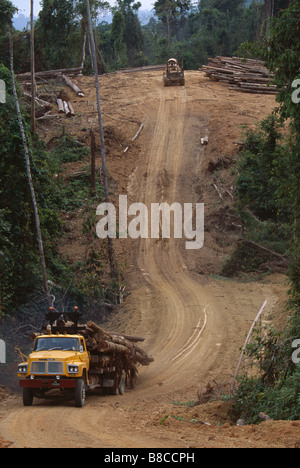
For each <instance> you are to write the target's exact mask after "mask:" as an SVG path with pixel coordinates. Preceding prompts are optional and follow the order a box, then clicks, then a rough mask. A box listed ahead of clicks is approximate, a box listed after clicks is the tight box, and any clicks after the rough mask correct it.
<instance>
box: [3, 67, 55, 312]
mask: <svg viewBox="0 0 300 468" xmlns="http://www.w3.org/2000/svg"><path fill="white" fill-rule="evenodd" d="M0 79H3V80H4V81H5V82H6V85H7V101H6V104H5V105H1V106H0V138H1V158H0V187H1V189H0V194H1V198H0V213H1V217H0V222H1V227H0V232H1V237H2V242H3V243H2V242H1V267H2V268H1V298H0V299H1V300H0V306H1V309H2V311H3V312H6V311H8V310H10V308H11V307H12V306H14V305H18V304H20V303H23V302H24V301H25V300H26V298H28V297H30V294H31V293H32V292H33V290H35V288H36V287H37V285H38V284H39V283H40V272H39V266H38V265H39V260H38V258H39V253H38V245H37V239H36V230H35V220H34V215H33V208H32V200H31V195H30V191H29V185H28V178H27V174H26V166H25V158H24V150H23V144H22V140H21V135H20V130H19V125H18V120H17V116H16V112H15V104H14V99H13V96H12V89H11V81H10V73H9V71H8V70H7V69H6V68H5V67H3V66H0ZM23 115H24V119H23V120H24V127H25V132H26V134H27V138H28V140H30V137H29V135H30V131H29V125H28V120H29V119H28V118H27V117H26V114H25V113H24V112H23ZM29 146H30V147H31V148H32V151H31V155H30V158H31V166H32V176H33V181H34V184H35V189H36V195H37V200H38V204H39V207H40V218H41V225H42V229H43V233H44V237H45V250H46V255H47V256H48V257H49V256H51V255H52V251H53V250H54V249H55V238H56V236H57V234H58V232H59V230H60V223H59V220H58V215H57V212H56V209H55V200H56V195H55V193H56V192H55V188H54V184H53V182H52V176H51V174H50V173H49V170H48V165H47V158H48V155H47V153H46V152H45V151H44V149H43V147H42V145H41V144H39V142H38V141H36V142H32V144H30V145H29ZM8 229H9V231H8ZM8 234H9V235H8Z"/></svg>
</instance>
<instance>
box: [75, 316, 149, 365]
mask: <svg viewBox="0 0 300 468" xmlns="http://www.w3.org/2000/svg"><path fill="white" fill-rule="evenodd" d="M84 334H85V335H87V337H86V345H87V348H88V350H89V351H90V352H91V354H93V351H96V353H97V354H96V355H94V356H97V357H94V359H92V361H93V360H94V361H95V362H96V361H97V360H98V361H99V363H100V361H101V363H102V361H103V360H104V361H109V359H110V355H111V354H112V353H117V354H120V355H122V356H124V357H125V358H126V359H127V360H128V361H131V363H134V364H137V363H139V364H141V365H142V366H148V365H149V364H150V363H151V362H153V361H154V358H153V357H152V356H149V355H148V354H147V353H146V352H145V351H144V350H143V349H142V348H141V347H140V346H138V345H137V344H136V343H137V342H139V341H145V339H144V338H141V337H139V336H128V335H120V334H118V333H113V332H108V331H106V330H103V329H102V328H101V327H99V326H98V325H96V324H95V323H94V322H91V321H90V322H88V323H87V324H86V326H85V333H84ZM98 353H100V354H98Z"/></svg>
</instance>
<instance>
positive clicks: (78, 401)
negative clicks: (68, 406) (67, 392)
mask: <svg viewBox="0 0 300 468" xmlns="http://www.w3.org/2000/svg"><path fill="white" fill-rule="evenodd" d="M84 404H85V383H84V380H83V379H78V380H77V381H76V388H75V406H76V408H83V406H84Z"/></svg>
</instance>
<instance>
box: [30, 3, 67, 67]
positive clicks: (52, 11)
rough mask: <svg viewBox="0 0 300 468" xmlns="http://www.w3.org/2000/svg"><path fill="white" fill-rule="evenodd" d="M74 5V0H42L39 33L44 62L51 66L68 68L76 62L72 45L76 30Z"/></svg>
mask: <svg viewBox="0 0 300 468" xmlns="http://www.w3.org/2000/svg"><path fill="white" fill-rule="evenodd" d="M74 7H75V4H74V2H73V0H42V9H41V11H40V13H39V20H38V33H39V39H40V41H41V44H42V53H43V57H44V63H45V64H47V67H49V68H66V67H67V66H71V65H72V64H74V58H73V56H74V51H73V48H72V47H71V46H72V43H71V37H72V32H74V30H75V23H74V19H75V9H74ZM75 57H76V55H75ZM72 62H73V63H72ZM74 65H75V64H74Z"/></svg>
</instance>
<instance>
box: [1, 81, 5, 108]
mask: <svg viewBox="0 0 300 468" xmlns="http://www.w3.org/2000/svg"><path fill="white" fill-rule="evenodd" d="M5 103H6V85H5V82H4V81H3V80H0V104H5Z"/></svg>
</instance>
